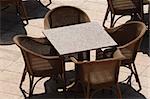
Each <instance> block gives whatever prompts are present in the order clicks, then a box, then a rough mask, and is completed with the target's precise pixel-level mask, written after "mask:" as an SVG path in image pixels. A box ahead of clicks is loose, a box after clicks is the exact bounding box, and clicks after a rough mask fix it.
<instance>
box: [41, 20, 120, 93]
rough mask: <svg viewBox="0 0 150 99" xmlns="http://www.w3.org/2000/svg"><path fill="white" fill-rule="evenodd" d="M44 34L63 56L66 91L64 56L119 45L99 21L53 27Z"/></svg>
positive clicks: (64, 75) (64, 76)
mask: <svg viewBox="0 0 150 99" xmlns="http://www.w3.org/2000/svg"><path fill="white" fill-rule="evenodd" d="M43 33H44V35H45V36H46V37H47V39H48V40H49V41H50V42H51V44H52V45H53V46H54V47H55V49H56V50H57V51H58V53H59V54H60V57H62V62H63V67H62V68H63V72H64V73H63V78H64V84H65V89H64V90H65V91H66V74H65V63H64V61H63V60H64V58H63V56H64V55H66V54H71V53H75V52H82V51H88V50H94V49H98V48H105V47H111V46H115V45H117V43H116V42H115V41H114V40H113V39H112V38H111V36H109V34H108V33H107V32H106V31H105V30H104V29H103V28H102V26H101V25H100V24H99V23H98V22H88V23H82V24H76V25H69V26H64V27H59V28H52V29H48V30H44V31H43Z"/></svg>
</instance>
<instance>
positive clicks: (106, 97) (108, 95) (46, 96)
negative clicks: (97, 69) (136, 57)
mask: <svg viewBox="0 0 150 99" xmlns="http://www.w3.org/2000/svg"><path fill="white" fill-rule="evenodd" d="M67 73H68V75H69V76H67V75H66V76H67V79H70V78H74V76H75V74H73V75H72V73H73V71H69V72H67ZM70 75H71V76H70ZM62 83H63V82H62V81H61V80H60V81H58V82H57V83H56V81H55V80H53V79H49V80H47V81H46V82H45V83H44V87H45V93H41V94H36V95H33V96H32V97H31V98H30V99H56V98H61V99H65V98H67V99H81V98H82V99H83V98H84V95H83V92H82V90H78V91H79V92H77V91H76V92H75V91H74V92H73V91H72V92H67V93H66V94H64V93H62V92H58V91H57V89H58V88H62V87H61V86H62ZM68 83H70V82H68ZM119 86H120V89H121V93H122V97H123V99H146V97H145V96H144V95H142V94H141V93H139V92H137V91H136V90H135V89H134V88H132V87H131V86H129V85H127V84H124V83H120V84H119ZM79 89H80V88H79ZM92 91H93V92H94V94H93V96H92V98H93V99H116V98H117V96H116V94H115V88H112V90H108V89H107V90H98V91H96V93H95V90H92ZM26 99H29V98H26Z"/></svg>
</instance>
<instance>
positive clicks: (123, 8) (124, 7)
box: [113, 0, 137, 15]
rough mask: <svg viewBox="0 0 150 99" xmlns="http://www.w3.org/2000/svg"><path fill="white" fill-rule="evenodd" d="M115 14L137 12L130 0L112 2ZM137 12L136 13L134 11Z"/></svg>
mask: <svg viewBox="0 0 150 99" xmlns="http://www.w3.org/2000/svg"><path fill="white" fill-rule="evenodd" d="M113 5H114V10H115V14H116V15H117V14H118V15H120V14H131V13H133V12H134V11H136V10H137V7H136V5H135V4H134V3H132V1H131V0H120V1H118V2H113ZM136 12H137V11H136Z"/></svg>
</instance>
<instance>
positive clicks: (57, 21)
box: [44, 6, 90, 61]
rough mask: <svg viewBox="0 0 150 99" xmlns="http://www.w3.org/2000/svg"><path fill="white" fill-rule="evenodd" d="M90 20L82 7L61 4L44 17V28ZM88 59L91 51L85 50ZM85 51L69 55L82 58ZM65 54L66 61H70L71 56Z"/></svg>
mask: <svg viewBox="0 0 150 99" xmlns="http://www.w3.org/2000/svg"><path fill="white" fill-rule="evenodd" d="M85 22H90V19H89V17H88V15H87V14H86V13H85V12H83V11H82V10H81V9H79V8H76V7H72V6H60V7H57V8H54V9H52V10H51V11H49V12H48V13H47V14H46V16H45V18H44V28H45V29H51V28H57V27H62V26H68V25H74V24H80V23H85ZM84 53H85V54H86V59H87V60H89V59H90V52H88V51H87V52H84ZM83 55H84V54H83V53H78V54H71V55H69V56H77V57H79V58H80V59H81V60H82V59H83V58H84V56H83ZM67 57H68V56H67V55H66V56H65V61H70V58H67Z"/></svg>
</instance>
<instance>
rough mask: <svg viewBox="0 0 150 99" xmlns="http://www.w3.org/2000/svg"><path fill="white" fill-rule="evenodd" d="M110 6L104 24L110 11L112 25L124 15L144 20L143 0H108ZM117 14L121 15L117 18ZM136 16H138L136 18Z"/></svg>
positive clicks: (132, 18)
mask: <svg viewBox="0 0 150 99" xmlns="http://www.w3.org/2000/svg"><path fill="white" fill-rule="evenodd" d="M107 3H108V8H107V11H106V14H105V18H104V21H103V26H104V27H106V26H105V22H106V20H107V17H108V15H109V12H110V16H111V20H110V21H111V22H110V27H114V25H115V23H116V22H117V21H118V20H119V19H120V18H121V17H123V16H126V15H130V16H131V20H135V19H137V18H138V19H139V20H142V17H143V16H142V13H141V11H142V0H107ZM116 15H121V16H120V17H118V18H117V19H116V20H115V16H116ZM135 17H136V18H135Z"/></svg>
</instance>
